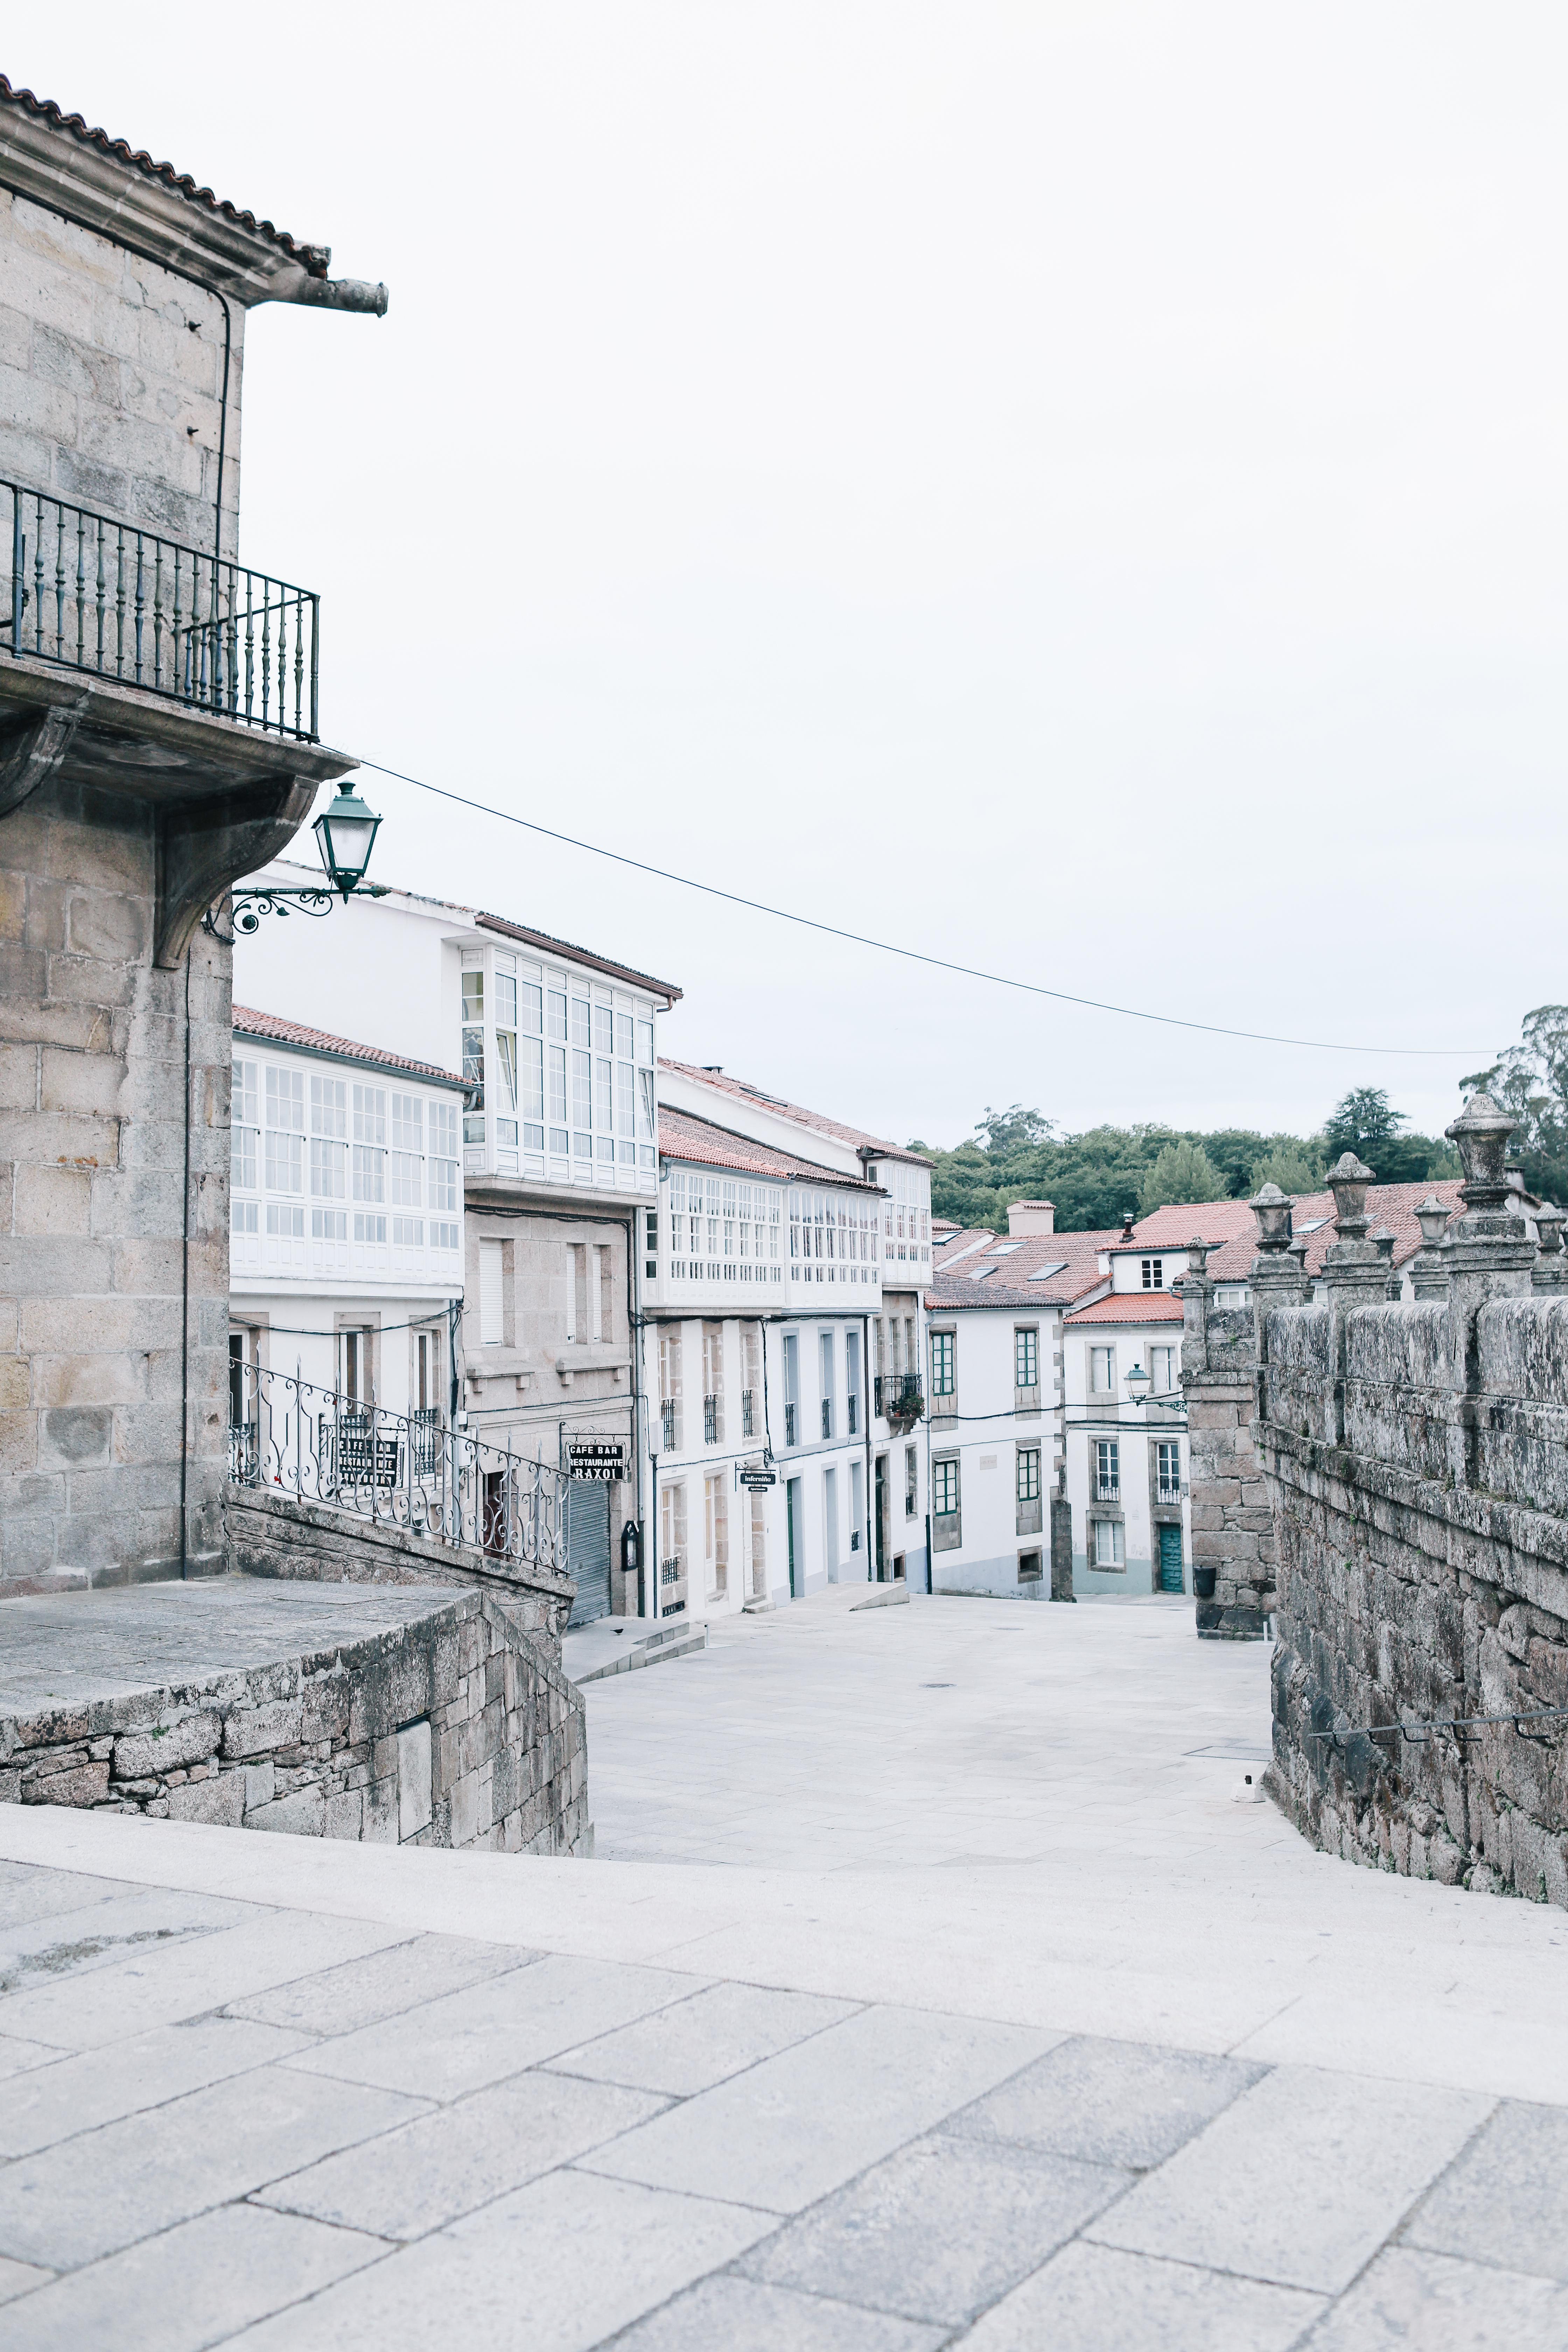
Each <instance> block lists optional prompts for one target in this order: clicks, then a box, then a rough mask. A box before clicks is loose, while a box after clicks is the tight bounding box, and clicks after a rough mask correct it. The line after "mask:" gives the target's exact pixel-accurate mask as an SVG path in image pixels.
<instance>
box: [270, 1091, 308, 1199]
mask: <svg viewBox="0 0 1568 2352" xmlns="http://www.w3.org/2000/svg"><path fill="white" fill-rule="evenodd" d="M265 1177H266V1183H267V1190H268V1192H303V1191H304V1189H305V1074H304V1072H303V1070H289V1069H279V1067H278V1066H277V1065H276V1064H275V1063H271V1062H269V1063H268V1066H267V1152H266V1166H265Z"/></svg>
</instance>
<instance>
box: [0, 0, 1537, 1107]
mask: <svg viewBox="0 0 1568 2352" xmlns="http://www.w3.org/2000/svg"><path fill="white" fill-rule="evenodd" d="M4 64H5V70H7V71H8V72H9V73H10V75H11V77H12V79H13V80H15V81H20V82H25V83H27V84H29V85H30V86H31V87H33V88H34V89H37V90H38V91H39V92H40V93H41V94H44V95H47V96H49V97H53V98H56V99H58V100H60V101H61V103H62V104H64V105H65V106H66V107H67V108H68V109H69V108H75V109H79V110H81V111H83V112H84V113H86V114H87V116H88V118H89V121H95V122H101V123H102V124H103V125H104V126H105V127H106V128H107V129H108V130H109V131H111V132H113V133H115V134H116V135H121V136H124V137H127V138H129V139H130V140H131V142H132V144H134V145H143V146H146V147H149V148H151V149H152V150H153V152H154V153H155V154H158V155H160V156H163V155H167V156H169V157H170V158H171V159H172V160H173V161H174V163H176V164H177V165H178V166H179V167H180V168H181V169H183V170H187V171H189V172H191V173H195V176H196V177H197V179H198V180H200V181H207V182H210V184H212V185H213V186H214V187H215V188H216V190H217V191H218V193H219V194H223V195H228V196H232V197H233V198H234V199H235V200H236V201H237V203H239V204H241V205H247V206H249V207H251V208H253V209H254V210H255V211H257V212H258V213H259V214H264V215H268V216H269V217H270V218H272V219H273V220H275V221H277V222H279V224H281V225H282V226H287V227H289V228H290V229H291V230H293V231H294V232H295V233H296V234H297V235H299V236H305V237H310V238H311V239H314V240H318V241H321V242H324V243H330V244H331V246H332V247H333V251H334V258H333V268H334V271H335V272H336V273H338V274H342V275H350V276H363V277H369V278H385V279H386V281H387V283H388V285H389V287H390V289H391V293H392V308H391V312H390V315H389V316H388V318H386V319H385V320H381V321H377V320H370V319H357V318H338V317H332V316H329V315H325V314H321V313H317V312H310V311H295V310H284V309H281V308H268V309H263V310H258V311H255V312H253V313H252V314H251V318H250V320H249V324H248V327H247V377H246V391H245V429H244V443H245V446H244V483H245V488H244V522H243V527H242V537H243V544H244V547H245V551H246V552H247V554H248V555H249V556H250V557H251V558H252V560H254V561H256V562H260V563H263V564H265V565H267V566H268V568H271V569H275V570H278V571H280V572H284V573H285V574H286V575H288V576H289V577H291V578H293V579H296V580H302V581H304V582H306V583H308V584H310V585H311V586H316V587H319V588H320V589H321V591H322V592H323V597H324V606H323V646H324V652H323V670H322V709H323V724H324V728H325V731H326V733H327V734H328V736H329V738H330V739H331V740H333V741H334V742H337V743H339V744H341V745H342V746H344V747H345V748H346V749H349V750H352V751H355V752H358V753H361V754H363V755H366V756H369V757H373V758H375V759H379V760H383V761H387V762H388V763H390V764H391V765H393V766H395V767H401V768H406V769H409V770H411V771H412V772H415V773H417V774H420V775H424V776H426V777H428V778H430V779H431V780H432V781H433V782H437V783H443V784H447V785H449V786H450V787H452V788H453V789H455V790H457V791H459V792H465V793H473V794H475V795H477V796H478V797H479V798H481V799H485V800H489V801H493V802H495V803H499V804H500V805H503V806H505V807H508V808H511V809H515V810H517V811H518V812H519V813H521V814H526V815H530V816H534V817H537V818H539V819H540V820H542V822H543V823H545V824H559V825H561V826H563V828H564V829H566V830H567V831H570V832H575V833H580V834H584V835H588V836H590V837H592V838H595V839H597V840H601V841H604V842H606V843H608V844H610V845H614V846H616V847H617V848H620V849H624V850H626V851H629V852H630V853H631V854H633V855H635V856H642V857H647V858H648V859H651V860H652V861H654V862H655V863H658V864H660V865H666V866H673V867H675V868H677V869H678V870H680V871H683V872H688V873H690V874H691V875H693V876H695V877H700V878H701V879H704V880H708V881H711V882H715V883H718V884H720V885H721V886H723V887H728V888H732V889H737V890H741V891H744V892H747V893H749V894H752V895H755V896H757V897H760V898H765V899H770V900H774V901H778V902H781V903H784V904H785V905H788V906H791V907H795V908H800V909H802V910H804V911H805V912H808V913H812V914H815V915H818V916H820V917H822V918H823V919H826V920H827V921H830V922H837V923H843V924H846V925H848V926H850V927H852V928H854V929H862V930H870V931H874V932H876V933H878V934H879V935H880V936H883V937H888V938H891V939H896V940H900V941H905V942H908V943H910V944H911V945H914V946H918V947H922V948H927V949H930V950H932V951H934V952H936V953H939V954H945V955H949V956H952V957H953V958H955V959H956V960H958V961H963V962H968V963H975V964H982V965H984V966H987V967H990V968H994V969H999V970H1002V971H1006V972H1009V973H1012V974H1016V975H1017V976H1018V977H1020V978H1026V979H1033V980H1037V981H1041V982H1045V983H1047V985H1052V986H1057V987H1061V988H1065V989H1068V990H1073V991H1080V992H1083V993H1086V994H1090V995H1097V996H1106V997H1110V998H1113V999H1115V1000H1116V1001H1118V1002H1121V1003H1133V1004H1140V1005H1144V1006H1148V1007H1150V1008H1152V1009H1153V1010H1157V1011H1162V1012H1167V1013H1182V1014H1185V1015H1187V1016H1189V1017H1191V1018H1193V1019H1194V1020H1198V1021H1207V1022H1215V1023H1221V1024H1237V1025H1238V1026H1241V1027H1245V1028H1260V1029H1265V1030H1270V1031H1283V1032H1286V1033H1289V1034H1294V1035H1301V1036H1309V1037H1323V1038H1329V1039H1345V1040H1349V1041H1351V1042H1352V1043H1356V1044H1365V1045H1367V1046H1369V1047H1372V1048H1387V1047H1394V1046H1438V1047H1443V1048H1454V1049H1456V1052H1455V1055H1454V1057H1453V1058H1451V1059H1447V1060H1435V1061H1421V1060H1409V1059H1405V1060H1401V1059H1399V1058H1396V1057H1395V1056H1394V1055H1392V1054H1389V1053H1385V1052H1383V1051H1376V1050H1372V1051H1366V1052H1357V1053H1352V1054H1332V1055H1331V1054H1320V1053H1307V1052H1298V1051H1292V1050H1285V1049H1279V1048H1274V1047H1268V1046H1261V1045H1243V1044H1239V1043H1227V1042H1226V1041H1223V1040H1217V1039H1205V1038H1203V1037H1201V1036H1196V1035H1194V1034H1190V1033H1184V1032H1182V1031H1180V1030H1172V1029H1162V1028H1157V1027H1152V1026H1150V1025H1149V1024H1144V1023H1142V1022H1134V1021H1125V1020H1116V1019H1112V1018H1110V1017H1108V1016H1104V1015H1101V1014H1097V1013H1084V1012H1079V1011H1075V1010H1073V1009H1072V1008H1070V1007H1067V1006H1059V1005H1051V1004H1049V1003H1042V1002H1039V1001H1037V1000H1031V999H1029V998H1026V997H1019V996H1016V995H1014V994H1012V993H1010V992H1005V991H1003V990H999V989H994V988H990V987H986V986H984V985H982V984H980V983H977V982H968V981H961V980H956V979H951V978H947V977H944V976H942V975H941V974H937V973H929V972H928V973H922V972H921V971H920V970H919V969H918V968H917V967H914V966H911V965H909V964H905V963H900V962H899V961H894V960H892V959H889V958H888V957H884V956H879V955H875V954H872V953H870V952H868V951H864V950H857V949H851V948H847V947H843V946H838V945H836V944H835V943H833V942H831V941H826V940H820V939H816V938H814V937H813V936H812V935H811V934H809V933H805V932H801V931H798V930H796V929H793V928H792V927H789V926H786V925H784V924H780V923H777V922H773V921H768V920H765V919H762V918H760V917H755V916H749V915H742V914H740V913H738V912H736V911H735V910H733V909H726V908H723V907H721V906H720V905H718V904H717V903H716V902H713V901H708V900H703V899H702V898H698V897H696V896H694V895H693V894H692V893H690V892H689V891H685V890H681V889H679V888H675V887H669V886H666V885H663V884H658V883H654V882H644V881H639V880H638V879H637V877H633V876H629V875H627V874H626V873H625V871H624V870H621V869H617V868H616V867H614V866H608V865H605V863H603V862H602V861H600V860H597V859H595V858H592V857H588V856H583V855H580V854H578V853H575V852H573V851H569V850H565V849H560V848H556V847H553V846H552V845H549V844H546V843H541V842H538V841H536V840H533V839H531V837H530V836H528V835H521V834H518V833H517V832H515V831H514V830H512V829H510V828H506V827H501V826H498V825H495V824H489V823H486V822H484V821H482V820H480V819H478V818H474V819H468V818H466V817H464V816H462V815H461V814H459V813H456V812H453V811H451V810H449V809H447V808H444V807H442V806H441V804H440V803H433V802H430V801H428V800H427V799H426V798H425V797H424V796H422V795H420V794H417V793H412V792H409V791H407V790H405V789H404V788H403V787H400V786H396V785H393V784H390V783H386V782H384V780H383V779H381V778H379V777H367V778H366V779H365V790H366V792H367V794H368V796H369V797H370V798H372V799H373V800H374V801H375V803H376V804H377V805H378V806H380V807H381V808H382V809H383V810H384V814H385V815H386V819H387V822H386V824H385V825H384V828H383V832H382V836H381V843H380V845H379V847H378V851H377V857H376V871H377V872H378V873H379V874H380V875H381V877H382V878H384V879H396V880H399V881H403V882H406V883H408V884H410V885H412V886H414V887H424V888H426V889H431V890H434V891H437V892H439V893H441V894H442V895H446V896H450V897H453V898H459V899H462V900H465V901H468V902H478V903H479V904H480V905H485V906H489V907H490V908H495V909H497V910H499V911H501V912H504V913H507V914H509V915H511V916H514V917H517V918H520V919H523V920H526V921H528V922H531V923H536V924H538V925H540V926H541V927H542V928H543V929H547V930H551V931H554V932H558V933H561V934H563V935H564V936H565V937H567V938H570V939H575V940H581V941H583V942H584V943H585V944H589V945H592V946H594V947H595V948H596V949H598V950H601V951H604V952H607V953H610V954H614V955H617V956H622V957H625V958H626V960H627V961H630V962H632V963H635V964H638V965H640V966H642V967H643V968H645V969H647V970H651V971H654V972H656V973H658V974H660V975H661V976H663V977H666V978H668V979H670V980H672V981H674V982H677V983H678V984H679V986H681V987H682V988H683V989H684V990H685V992H686V1001H685V1003H683V1004H682V1006H681V1007H680V1008H679V1011H678V1013H677V1014H676V1016H675V1018H674V1019H673V1020H672V1021H671V1022H670V1023H669V1024H668V1028H667V1033H666V1034H667V1044H668V1048H669V1050H671V1051H673V1052H675V1053H677V1054H679V1055H684V1056H687V1057H689V1058H690V1059H692V1060H698V1061H705V1062H720V1063H722V1064H724V1065H726V1066H729V1067H731V1068H732V1069H736V1070H739V1071H741V1072H742V1073H743V1074H744V1075H747V1076H753V1077H755V1078H757V1079H759V1080H761V1081H763V1083H765V1084H766V1085H768V1086H769V1087H773V1088H774V1089H776V1090H778V1091H780V1092H783V1093H788V1094H792V1095H795V1096H796V1097H803V1098H805V1099H806V1100H808V1101H811V1102H814V1103H816V1104H817V1105H819V1106H820V1107H821V1108H825V1109H829V1110H832V1111H834V1112H836V1113H837V1114H838V1115H840V1116H843V1117H847V1118H853V1119H855V1120H857V1121H859V1122H862V1123H864V1124H865V1125H867V1126H868V1127H870V1128H873V1129H879V1130H885V1131H887V1132H889V1133H892V1134H894V1135H896V1136H899V1137H900V1138H903V1137H908V1136H910V1135H921V1136H924V1137H926V1138H927V1139H931V1140H935V1141H941V1142H944V1143H945V1142H954V1141H957V1140H958V1139H960V1138H961V1137H962V1136H963V1134H964V1133H966V1132H967V1131H968V1129H970V1127H971V1126H972V1124H973V1120H974V1118H976V1117H977V1116H978V1114H979V1113H980V1111H981V1110H982V1108H983V1107H984V1105H985V1104H987V1103H994V1104H997V1105H1001V1104H1005V1103H1009V1102H1013V1101H1015V1100H1021V1101H1023V1102H1025V1103H1027V1104H1035V1105H1038V1106H1039V1108H1042V1109H1043V1110H1044V1111H1046V1112H1047V1114H1048V1115H1050V1116H1052V1117H1054V1118H1058V1119H1059V1120H1061V1121H1062V1122H1064V1123H1065V1124H1067V1125H1068V1126H1069V1127H1074V1126H1082V1125H1086V1124H1089V1123H1092V1122H1095V1121H1098V1120H1100V1119H1102V1118H1110V1119H1118V1120H1122V1119H1133V1118H1159V1119H1168V1120H1171V1121H1172V1122H1173V1123H1176V1124H1179V1125H1185V1124H1189V1123H1190V1124H1194V1125H1210V1124H1216V1125H1217V1124H1220V1123H1227V1122H1237V1123H1242V1124H1247V1125H1255V1126H1258V1127H1261V1128H1265V1129H1268V1128H1271V1127H1274V1126H1297V1127H1312V1126H1315V1125H1317V1124H1318V1123H1319V1121H1320V1120H1321V1118H1322V1116H1323V1113H1324V1112H1325V1110H1326V1109H1327V1108H1328V1107H1329V1105H1330V1104H1331V1102H1332V1101H1333V1099H1334V1098H1335V1097H1337V1096H1338V1095H1339V1094H1341V1093H1342V1092H1343V1091H1344V1089H1345V1088H1347V1087H1351V1086H1358V1085H1386V1086H1388V1087H1390V1089H1391V1090H1392V1091H1393V1093H1394V1097H1395V1099H1396V1100H1397V1101H1399V1102H1400V1103H1401V1104H1403V1105H1404V1107H1405V1108H1406V1109H1407V1110H1408V1111H1409V1112H1410V1113H1411V1114H1412V1116H1413V1117H1414V1118H1415V1122H1416V1124H1417V1125H1419V1126H1423V1127H1430V1126H1437V1127H1440V1126H1441V1125H1442V1124H1443V1123H1444V1122H1445V1121H1446V1119H1447V1118H1449V1117H1451V1116H1452V1114H1453V1112H1454V1110H1455V1109H1456V1108H1457V1107H1458V1093H1457V1089H1456V1086H1455V1081H1456V1080H1457V1078H1458V1076H1459V1075H1460V1074H1461V1073H1462V1072H1464V1071H1466V1070H1468V1069H1470V1068H1472V1067H1474V1066H1476V1064H1477V1062H1478V1061H1479V1060H1481V1059H1484V1058H1487V1057H1489V1055H1490V1053H1491V1052H1493V1051H1495V1050H1496V1049H1497V1048H1498V1047H1500V1046H1501V1045H1505V1044H1507V1043H1509V1042H1510V1040H1511V1039H1512V1038H1514V1037H1515V1036H1516V1035H1517V1034H1518V1024H1519V1019H1520V1015H1521V1013H1523V1012H1524V1011H1525V1010H1527V1009H1528V1008H1529V1007H1531V1006H1532V1005H1535V1004H1538V1003H1542V1002H1543V1001H1546V1000H1552V999H1556V998H1560V997H1564V996H1568V973H1565V972H1564V970H1563V953H1562V938H1563V913H1562V908H1563V622H1564V582H1563V548H1564V545H1565V544H1568V528H1565V525H1568V515H1565V511H1564V509H1565V504H1568V499H1565V488H1568V479H1565V471H1568V469H1565V457H1564V446H1565V444H1564V434H1563V416H1564V414H1565V411H1568V334H1565V320H1564V272H1563V243H1564V236H1565V228H1564V224H1565V222H1568V203H1565V197H1568V186H1565V183H1568V143H1565V142H1564V141H1563V135H1562V120H1561V108H1562V91H1563V79H1564V68H1565V66H1568V17H1565V16H1564V12H1563V9H1562V7H1561V5H1552V6H1547V5H1540V6H1531V5H1511V6H1510V7H1509V8H1507V9H1495V8H1489V9H1479V8H1477V7H1475V6H1474V5H1438V4H1437V0H1408V4H1407V5H1387V0H1380V5H1375V6H1373V7H1370V8H1369V7H1368V6H1367V5H1365V0H1355V5H1316V6H1314V7H1312V8H1310V9H1304V8H1301V7H1300V6H1285V5H1260V0H1244V5H1231V6H1221V5H1201V0H1199V4H1198V5H1187V6H1184V7H1182V8H1180V9H1175V8H1172V7H1171V6H1170V5H1168V0H1159V5H1110V0H1092V5H1090V0H1079V5H1073V6H1063V5H1048V0H1035V5H1000V4H999V0H993V4H992V5H987V0H963V5H957V4H956V0H953V5H947V6H943V7H932V6H929V5H919V0H886V5H855V0H828V5H811V4H810V0H789V5H776V0H775V5H735V0H724V5H688V0H652V5H650V0H636V5H552V6H548V7H547V6H543V5H538V0H523V5H510V6H505V7H502V6H493V7H472V6H467V7H465V6H461V5H447V6H444V7H441V8H439V9H435V8H432V9H412V8H399V7H398V6H396V5H383V6H381V7H379V8H377V9H376V10H374V11H366V10H363V9H360V8H354V9H352V10H351V9H348V8H344V7H341V6H338V7H334V6H332V5H326V6H322V5H315V6H312V7H310V8H308V9H307V8H303V7H300V6H297V5H291V0H279V5H271V6H268V7H267V8H265V9H261V10H259V11H258V10H254V9H252V10H247V11H243V12H233V11H230V12H227V13H224V12H218V13H217V14H216V15H214V14H211V13H208V14H207V15H205V16H203V17H201V19H200V20H199V21H197V20H193V21H192V22H191V23H190V24H189V25H186V26H184V27H183V28H182V27H181V26H174V25H172V24H170V23H167V22H165V23H164V24H163V29H162V31H161V32H158V33H156V34H154V32H153V20H152V19H149V18H148V16H146V14H145V12H144V11H142V12H136V11H132V10H127V9H126V8H125V7H124V6H123V5H115V6H114V7H112V8H110V7H108V6H104V5H97V0H88V5H74V6H72V7H70V8H69V9H64V10H56V11H54V12H52V15H51V14H46V13H45V12H29V15H28V17H27V19H26V20H23V19H18V20H16V21H15V22H13V24H12V26H11V27H10V31H9V37H8V39H7V43H6V54H5V59H4ZM327 1010H328V1009H327V1008H325V1007H323V1009H322V1018H323V1020H326V1018H327ZM329 1025H330V1024H329Z"/></svg>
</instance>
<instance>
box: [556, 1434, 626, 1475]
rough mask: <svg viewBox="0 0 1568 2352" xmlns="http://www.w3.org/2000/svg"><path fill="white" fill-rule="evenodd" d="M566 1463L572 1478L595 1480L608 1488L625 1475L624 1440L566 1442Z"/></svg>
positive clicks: (602, 1438) (599, 1438)
mask: <svg viewBox="0 0 1568 2352" xmlns="http://www.w3.org/2000/svg"><path fill="white" fill-rule="evenodd" d="M566 1463H567V1467H568V1468H569V1469H570V1471H571V1473H572V1475H573V1477H574V1478H593V1479H597V1480H598V1481H599V1483H600V1484H601V1485H602V1486H610V1485H613V1483H614V1482H615V1481H616V1479H617V1478H624V1477H625V1476H626V1440H625V1439H624V1438H621V1437H574V1438H570V1439H568V1441H567V1445H566Z"/></svg>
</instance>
